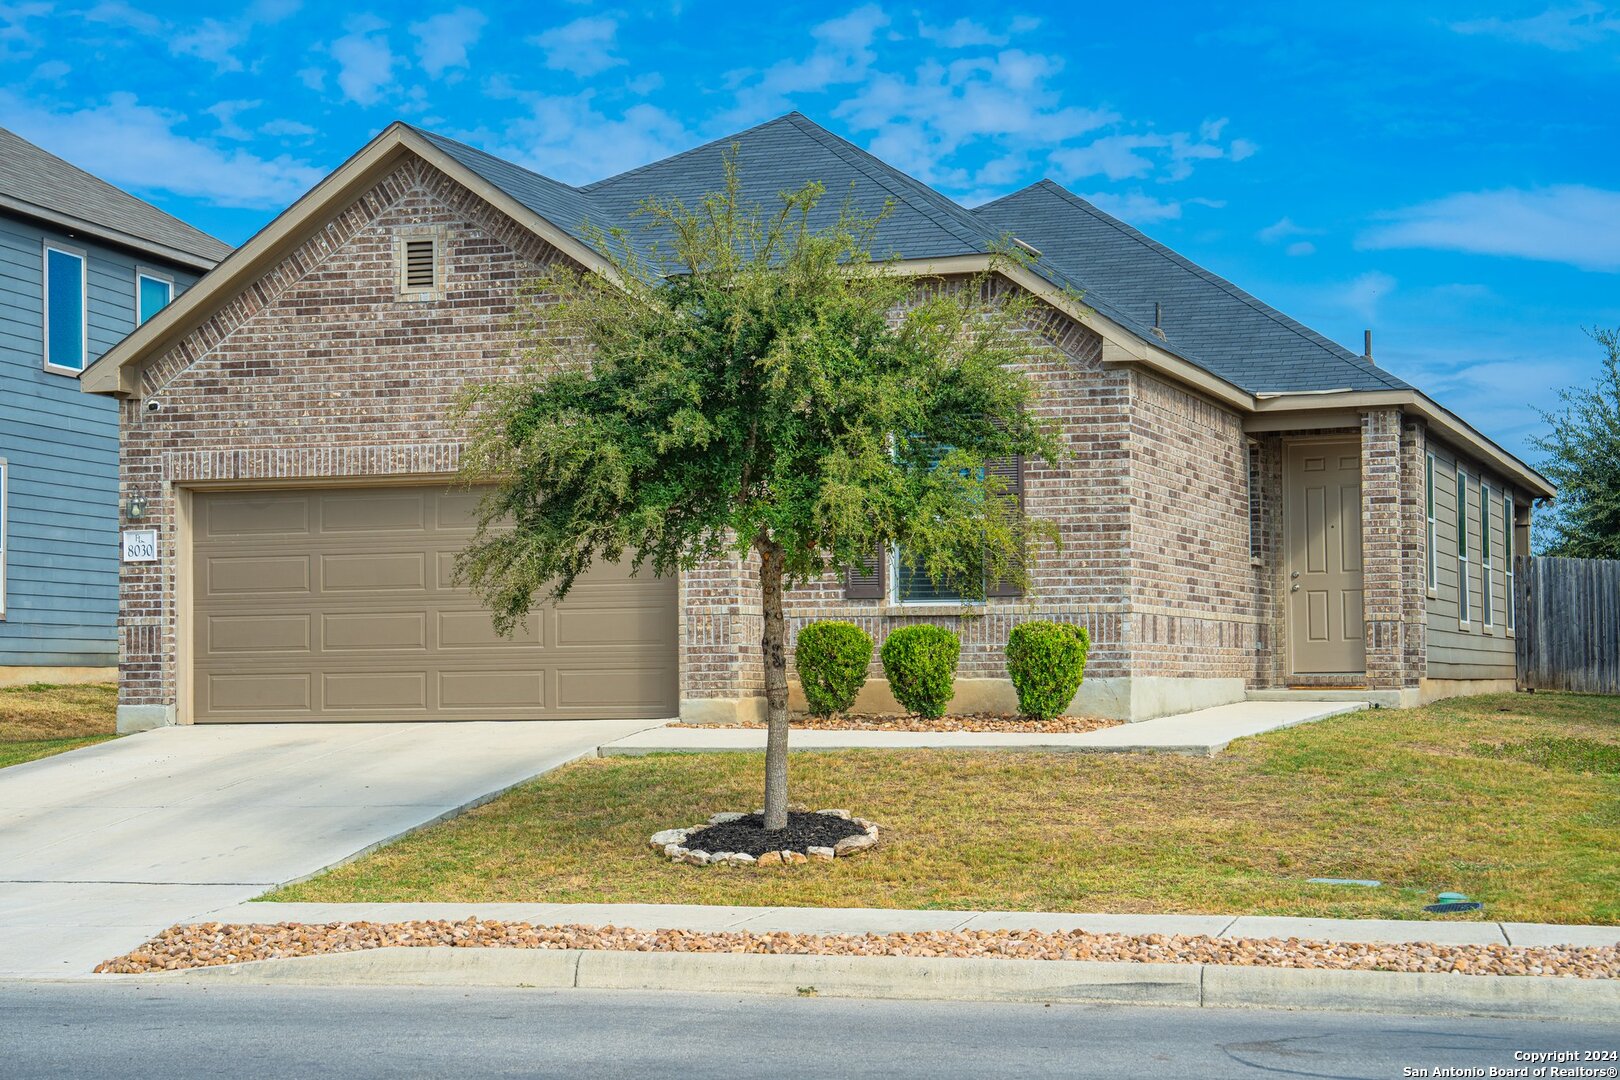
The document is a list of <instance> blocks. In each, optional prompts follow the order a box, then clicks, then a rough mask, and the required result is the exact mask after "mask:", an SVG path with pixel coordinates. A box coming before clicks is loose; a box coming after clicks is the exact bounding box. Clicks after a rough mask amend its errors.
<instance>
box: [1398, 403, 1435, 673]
mask: <svg viewBox="0 0 1620 1080" xmlns="http://www.w3.org/2000/svg"><path fill="white" fill-rule="evenodd" d="M1427 449H1428V430H1427V429H1426V428H1425V427H1424V425H1423V424H1422V423H1421V422H1419V421H1417V420H1414V419H1412V418H1410V417H1408V418H1406V419H1405V420H1404V421H1403V422H1402V425H1401V569H1402V577H1401V610H1402V612H1403V621H1404V622H1405V624H1406V626H1405V637H1406V642H1405V644H1406V649H1405V661H1406V662H1405V668H1404V670H1403V672H1402V676H1403V682H1402V685H1404V686H1417V685H1418V682H1419V680H1421V679H1422V678H1423V677H1424V676H1425V675H1427V674H1428V668H1429V649H1428V636H1429V630H1428V624H1429V593H1428V583H1429V529H1428V514H1427V511H1426V507H1425V504H1424V487H1423V460H1424V456H1425V452H1426V451H1427Z"/></svg>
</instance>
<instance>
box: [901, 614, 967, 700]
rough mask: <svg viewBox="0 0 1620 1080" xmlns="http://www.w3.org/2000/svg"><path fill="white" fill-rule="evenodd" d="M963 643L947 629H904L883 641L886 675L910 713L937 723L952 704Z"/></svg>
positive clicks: (930, 627)
mask: <svg viewBox="0 0 1620 1080" xmlns="http://www.w3.org/2000/svg"><path fill="white" fill-rule="evenodd" d="M961 655H962V642H961V639H959V638H958V637H957V636H956V635H955V634H954V633H952V632H951V631H949V630H947V629H945V628H944V627H943V626H933V625H930V624H928V623H921V624H919V625H916V626H902V627H901V628H900V629H898V630H896V631H894V633H892V634H890V635H889V636H888V637H887V638H885V639H884V641H883V674H884V675H886V676H888V678H889V690H890V691H891V692H892V693H893V694H894V699H895V700H896V701H898V702H899V703H900V704H901V705H903V706H905V709H906V711H907V712H910V713H913V714H915V715H917V716H926V717H928V718H929V719H931V720H937V719H939V718H940V717H941V716H944V715H945V707H946V706H947V705H949V704H950V703H951V694H952V693H953V689H952V685H951V684H952V683H954V682H955V681H956V661H957V658H958V657H960V656H961Z"/></svg>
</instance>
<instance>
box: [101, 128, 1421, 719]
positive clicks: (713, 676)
mask: <svg viewBox="0 0 1620 1080" xmlns="http://www.w3.org/2000/svg"><path fill="white" fill-rule="evenodd" d="M425 228H431V229H434V230H437V231H438V233H439V235H441V236H442V237H443V238H444V254H443V257H444V260H445V261H444V266H445V272H446V275H447V276H446V281H445V290H444V296H443V298H442V299H435V300H428V301H415V300H412V301H406V300H402V299H401V298H400V297H399V293H398V284H397V278H396V269H395V246H394V245H395V237H396V235H397V234H398V233H399V231H400V230H402V229H425ZM560 258H563V256H562V255H561V254H560V253H559V252H558V251H557V250H556V249H554V248H552V247H550V246H549V245H547V244H546V243H545V242H543V241H542V240H540V239H538V238H537V237H535V236H534V235H533V234H532V233H530V232H529V231H528V230H527V229H525V228H524V227H522V226H521V225H519V224H518V223H517V222H515V221H513V220H512V219H510V218H509V217H507V216H506V215H504V214H503V213H501V212H500V211H499V210H497V209H496V208H494V207H493V206H490V205H489V204H487V203H485V202H484V201H482V200H481V199H479V198H478V197H477V196H476V195H474V194H472V193H471V192H469V191H468V190H466V189H465V188H462V187H461V186H460V185H458V184H457V183H455V182H454V181H453V180H451V179H450V178H449V177H447V176H445V175H444V174H442V173H439V172H438V171H437V170H435V169H433V168H431V167H429V166H427V165H426V164H424V163H421V162H418V161H416V160H414V159H412V160H409V161H407V162H406V163H404V164H402V165H400V166H399V167H397V168H396V169H395V170H394V171H393V172H392V173H390V174H389V175H387V176H386V177H384V178H383V179H382V180H380V181H379V182H378V183H377V184H376V185H375V186H374V187H372V189H371V190H369V191H368V192H366V193H365V194H364V195H362V196H361V197H359V198H358V199H356V200H355V201H353V202H352V203H351V204H349V205H348V206H346V207H344V208H342V209H341V210H339V211H337V212H336V213H334V214H333V215H332V217H331V218H330V219H329V220H328V221H327V222H326V223H325V225H324V227H322V228H321V229H320V230H319V231H318V232H316V233H315V235H314V236H312V237H311V238H309V239H308V240H306V241H305V242H304V243H303V244H302V245H301V246H300V247H298V248H297V249H296V250H295V251H292V252H291V253H290V254H288V255H286V257H284V258H283V259H282V260H281V261H280V262H279V264H278V265H276V266H274V267H273V268H271V269H270V270H269V271H267V272H266V273H265V274H264V275H262V277H261V278H260V279H259V280H258V281H256V282H255V283H253V284H252V285H251V286H249V287H248V288H246V289H245V290H243V291H242V292H241V293H239V294H238V295H237V296H236V297H233V298H231V299H230V300H229V301H228V302H226V303H225V304H224V306H223V307H221V308H220V309H219V310H217V311H215V312H214V313H213V314H212V315H211V316H210V317H209V318H208V319H207V320H206V321H205V322H203V323H202V324H201V325H199V326H197V327H196V328H195V329H193V330H192V331H191V332H190V333H188V334H187V335H186V336H185V337H184V338H183V339H181V340H180V341H179V342H178V343H177V344H175V345H174V346H173V347H172V348H169V349H168V350H167V351H165V352H164V353H162V354H161V355H158V356H155V357H153V358H152V359H151V360H149V361H148V362H147V363H146V364H145V365H144V369H143V371H142V372H141V378H140V383H139V387H140V389H139V392H138V394H137V395H135V396H134V397H132V398H130V399H128V400H126V401H124V402H123V404H122V412H121V428H122V439H123V453H122V464H121V468H122V493H121V494H122V496H123V498H124V499H125V500H127V499H129V498H130V497H131V496H136V495H139V496H141V497H142V498H143V499H144V501H145V502H146V505H147V508H148V511H147V521H148V522H149V524H150V526H151V527H154V528H156V529H158V530H159V534H160V549H161V552H162V557H161V558H160V560H159V561H158V562H155V563H126V564H124V566H123V578H122V590H121V592H122V601H121V605H122V610H121V615H120V642H121V645H120V648H121V664H122V679H121V683H120V703H121V704H123V705H132V706H173V705H174V704H175V703H176V701H177V699H178V697H179V689H178V685H177V678H178V676H177V671H178V667H177V660H176V651H177V642H176V636H175V635H176V625H177V602H178V601H177V591H178V589H179V588H180V587H181V579H182V575H180V574H179V573H177V536H178V527H179V522H178V515H179V513H180V510H181V499H180V497H179V493H180V491H181V490H182V489H183V487H184V486H185V485H189V484H200V483H207V482H219V481H234V482H241V483H248V484H252V483H257V482H288V481H300V480H309V481H321V480H351V481H352V480H356V479H365V478H371V479H375V480H378V481H385V480H389V479H400V480H404V479H407V478H417V479H423V478H433V477H446V476H449V475H451V474H453V473H454V472H455V470H456V468H457V465H458V464H459V445H458V442H457V438H456V434H455V432H453V431H451V430H449V429H447V428H446V427H445V426H444V424H443V422H442V418H443V417H444V415H445V414H446V412H447V411H448V409H449V407H450V405H451V404H452V402H453V401H454V399H455V397H456V395H457V393H458V391H459V390H460V389H461V387H462V386H463V384H464V383H465V382H466V381H467V380H468V379H469V378H489V377H500V376H503V375H510V374H512V373H513V372H515V370H516V365H517V362H518V359H519V358H518V357H517V355H516V342H515V340H514V337H513V332H512V331H511V330H510V328H509V323H508V319H509V316H510V315H511V313H512V311H513V307H514V295H515V291H516V289H517V287H518V286H519V284H520V283H521V282H523V281H525V280H527V279H530V278H532V277H533V276H534V275H535V274H536V273H537V272H538V271H539V269H540V268H541V267H542V266H544V265H546V264H548V263H550V262H552V261H553V260H556V259H560ZM1029 330H1030V332H1031V333H1032V334H1039V335H1040V336H1041V337H1042V338H1043V339H1044V340H1045V341H1046V342H1047V343H1048V344H1050V345H1051V346H1053V351H1052V352H1051V353H1049V354H1043V353H1041V352H1039V351H1035V352H1033V354H1032V355H1034V356H1036V357H1038V359H1034V360H1032V361H1031V366H1030V368H1029V369H1028V370H1029V373H1030V374H1031V376H1032V377H1033V378H1034V380H1035V381H1036V383H1037V384H1038V386H1039V387H1040V390H1041V402H1040V405H1039V408H1040V409H1041V410H1042V411H1043V413H1045V414H1046V415H1047V416H1048V417H1049V418H1050V419H1051V420H1053V421H1054V422H1055V423H1056V424H1058V425H1059V427H1060V429H1061V437H1062V440H1063V443H1064V447H1065V450H1066V456H1065V457H1064V458H1063V460H1061V461H1060V462H1057V463H1048V462H1039V461H1032V462H1028V463H1026V472H1025V480H1024V483H1025V506H1026V509H1027V511H1028V512H1029V513H1030V514H1032V515H1036V516H1039V517H1042V518H1045V519H1047V520H1049V521H1052V522H1054V523H1055V524H1056V526H1057V529H1058V532H1059V534H1060V537H1061V540H1062V546H1061V550H1060V551H1058V552H1056V553H1050V554H1048V555H1046V556H1044V557H1043V558H1042V559H1041V560H1040V561H1039V562H1038V563H1037V565H1036V566H1035V567H1034V570H1033V588H1032V590H1031V592H1030V594H1029V595H1028V596H1025V597H1021V598H1014V599H999V598H998V599H992V600H991V601H989V603H988V604H987V605H986V606H985V607H984V608H982V609H979V610H977V611H973V612H969V613H964V611H963V609H962V608H961V607H960V606H959V605H951V606H940V607H917V606H910V605H895V604H892V603H890V602H888V601H884V600H848V599H846V598H845V597H844V592H843V585H842V581H841V580H838V579H833V578H829V579H827V580H825V581H823V582H820V583H818V584H816V585H813V586H810V587H806V588H801V589H796V590H793V591H792V592H790V593H789V594H788V598H787V606H788V616H789V635H790V642H791V641H792V640H793V639H794V638H795V637H796V635H797V632H798V630H799V629H800V628H801V627H803V626H804V625H805V624H806V623H807V622H809V621H811V620H814V619H819V618H829V617H836V618H849V619H852V620H854V621H856V622H858V623H860V624H862V625H863V626H865V627H866V628H867V629H868V630H869V631H870V632H871V633H872V634H873V635H874V637H876V638H878V639H879V640H881V639H882V637H883V636H884V635H885V634H886V633H887V632H888V631H889V630H891V629H892V628H894V627H896V626H899V625H903V624H905V623H911V622H917V621H930V622H937V623H941V624H943V625H947V626H950V627H952V628H954V629H956V630H958V631H959V632H960V633H961V635H962V639H963V652H962V662H961V669H960V673H961V675H962V676H963V677H966V678H985V679H995V678H1000V677H1002V676H1003V675H1004V666H1003V657H1002V649H1003V646H1004V644H1005V642H1006V640H1007V634H1008V631H1009V630H1010V629H1011V628H1012V626H1013V625H1015V624H1016V623H1018V622H1020V621H1024V620H1028V619H1035V618H1048V619H1060V620H1065V621H1073V622H1078V623H1082V624H1084V625H1086V626H1088V627H1089V628H1090V630H1091V633H1092V637H1093V649H1092V654H1091V659H1090V662H1089V664H1088V666H1087V675H1088V677H1090V678H1094V679H1116V678H1123V677H1127V676H1147V675H1151V676H1166V677H1176V678H1198V679H1229V680H1246V681H1247V682H1248V683H1249V684H1251V685H1269V684H1273V683H1275V682H1277V681H1279V677H1280V664H1281V661H1280V653H1281V652H1282V650H1281V649H1279V647H1278V643H1279V642H1280V641H1281V640H1282V633H1283V629H1284V628H1283V621H1282V616H1281V603H1280V596H1281V589H1280V580H1281V574H1282V570H1281V562H1282V559H1281V549H1282V541H1281V537H1282V505H1283V499H1282V497H1281V494H1280V493H1281V484H1282V479H1281V477H1282V468H1281V450H1282V445H1283V442H1282V438H1281V437H1279V436H1275V435H1265V436H1261V437H1259V438H1258V439H1257V440H1256V441H1257V443H1258V445H1259V448H1260V455H1261V456H1260V462H1261V476H1262V478H1263V486H1262V489H1261V491H1260V493H1259V494H1260V498H1261V508H1260V518H1259V533H1258V537H1257V540H1258V546H1259V550H1260V558H1259V559H1258V560H1253V559H1251V557H1250V546H1249V545H1250V540H1249V517H1248V498H1249V492H1248V472H1247V469H1248V447H1249V442H1250V440H1249V437H1248V436H1246V435H1245V433H1244V431H1243V424H1242V418H1241V416H1240V415H1239V414H1238V413H1237V412H1235V411H1233V410H1232V409H1230V408H1228V407H1226V406H1224V405H1218V404H1215V403H1213V402H1212V401H1210V400H1208V399H1206V398H1203V397H1202V396H1200V395H1198V394H1197V393H1195V392H1193V391H1190V390H1186V389H1183V388H1181V387H1179V386H1176V385H1172V384H1171V383H1169V382H1166V381H1164V380H1162V379H1160V378H1157V377H1154V376H1152V375H1148V374H1144V373H1142V372H1140V371H1136V370H1132V369H1129V368H1126V367H1122V366H1116V365H1109V364H1105V363H1104V362H1103V360H1102V342H1101V339H1100V338H1099V337H1098V336H1097V335H1096V334H1095V333H1094V332H1093V331H1092V330H1090V329H1088V328H1086V327H1084V326H1082V325H1080V324H1078V323H1076V322H1073V321H1071V320H1069V319H1068V318H1066V317H1064V316H1061V315H1059V314H1058V313H1057V312H1056V311H1052V310H1049V309H1048V310H1047V311H1046V313H1045V315H1044V316H1043V318H1042V319H1041V320H1040V322H1039V324H1038V325H1034V326H1031V327H1030V328H1029ZM153 401H156V402H158V403H160V406H161V407H160V408H158V409H157V410H155V411H154V410H151V409H149V408H148V405H149V403H151V402H153ZM1362 436H1363V459H1364V471H1365V472H1366V475H1367V478H1368V479H1367V485H1366V491H1365V493H1364V500H1365V503H1364V505H1365V513H1366V515H1367V519H1366V522H1365V526H1364V532H1365V535H1366V536H1367V538H1368V541H1367V543H1368V553H1369V554H1368V571H1367V573H1368V577H1367V618H1368V627H1369V630H1368V634H1369V638H1368V642H1369V648H1368V674H1369V681H1371V680H1373V679H1375V678H1376V680H1377V682H1376V683H1375V685H1404V684H1406V683H1407V682H1408V681H1409V680H1410V679H1412V678H1414V677H1415V676H1414V675H1413V670H1414V664H1415V663H1416V662H1417V661H1420V660H1421V649H1419V651H1418V652H1417V653H1416V654H1415V655H1414V653H1413V652H1412V650H1411V648H1410V647H1409V644H1408V643H1409V642H1410V641H1411V640H1412V637H1411V634H1410V630H1409V627H1410V625H1411V620H1412V619H1413V618H1414V617H1416V618H1417V619H1418V620H1419V622H1421V615H1422V584H1421V581H1422V579H1421V573H1422V568H1423V561H1422V559H1423V555H1422V551H1421V538H1422V536H1421V531H1422V513H1421V510H1422V508H1421V504H1419V506H1418V513H1417V523H1418V530H1419V533H1418V541H1419V549H1418V550H1417V551H1415V552H1414V550H1413V548H1412V542H1413V537H1412V534H1411V520H1410V519H1411V515H1410V513H1409V506H1410V501H1411V498H1412V493H1411V491H1410V490H1409V489H1407V488H1405V487H1403V485H1406V484H1409V483H1410V482H1411V476H1412V473H1411V471H1410V470H1411V469H1412V462H1413V460H1415V461H1416V462H1417V465H1416V469H1417V472H1416V476H1417V482H1418V484H1419V485H1421V472H1422V439H1421V431H1420V430H1417V429H1415V428H1403V427H1402V426H1401V423H1400V416H1399V414H1398V413H1397V412H1394V411H1392V410H1385V411H1379V412H1374V413H1370V414H1368V418H1367V420H1366V422H1365V424H1364V426H1363V432H1362ZM1414 454H1415V459H1414V456H1413V455H1414ZM1403 492H1404V494H1403ZM1417 498H1419V499H1421V489H1419V490H1418V494H1417ZM751 563H752V560H748V561H747V562H745V561H743V560H741V559H738V558H731V559H725V560H721V561H718V562H716V563H713V564H710V565H706V566H703V567H701V568H699V569H697V570H695V571H692V572H689V573H687V574H684V575H683V579H682V581H681V593H680V628H679V639H678V640H679V645H678V648H679V665H680V671H681V696H682V698H683V699H691V700H702V699H737V698H750V697H757V696H758V695H759V694H761V693H762V692H763V678H762V670H761V666H760V646H759V639H760V631H761V618H760V611H759V592H758V587H757V586H758V582H757V578H756V576H755V574H754V572H753V569H752V566H751ZM1375 564H1376V565H1375ZM1414 567H1415V568H1416V572H1415V575H1414V571H1413V568H1414ZM1403 582H1406V583H1407V585H1405V586H1403ZM1413 582H1416V583H1417V584H1416V586H1415V587H1416V588H1417V590H1418V592H1417V596H1416V601H1417V606H1416V607H1415V608H1414V607H1413V606H1412V605H1413V597H1412V596H1411V595H1410V587H1411V583H1413Z"/></svg>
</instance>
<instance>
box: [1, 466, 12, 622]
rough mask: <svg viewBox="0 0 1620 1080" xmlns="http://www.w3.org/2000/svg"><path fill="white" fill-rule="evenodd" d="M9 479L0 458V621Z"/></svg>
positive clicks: (3, 603) (3, 601)
mask: <svg viewBox="0 0 1620 1080" xmlns="http://www.w3.org/2000/svg"><path fill="white" fill-rule="evenodd" d="M10 479H11V470H10V469H8V468H7V467H6V462H5V459H4V458H0V620H3V619H5V617H6V531H7V529H8V528H9V527H10V519H9V517H8V516H7V514H6V485H7V483H8V482H9V481H10Z"/></svg>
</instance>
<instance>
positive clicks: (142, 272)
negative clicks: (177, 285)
mask: <svg viewBox="0 0 1620 1080" xmlns="http://www.w3.org/2000/svg"><path fill="white" fill-rule="evenodd" d="M143 281H155V282H157V283H158V284H159V285H163V286H165V287H167V288H168V290H169V298H168V299H167V300H166V301H164V303H163V306H164V307H168V306H169V305H170V304H172V303H174V275H173V274H165V273H164V272H163V271H161V270H153V269H151V268H150V267H146V266H137V267H136V268H135V325H136V326H141V325H143V324H144V323H145V322H146V320H145V319H142V318H141V282H143Z"/></svg>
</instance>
